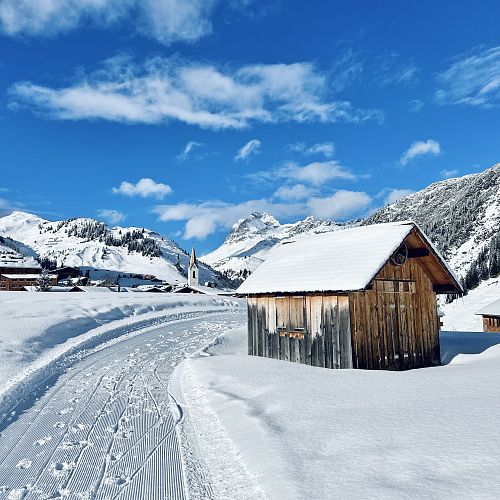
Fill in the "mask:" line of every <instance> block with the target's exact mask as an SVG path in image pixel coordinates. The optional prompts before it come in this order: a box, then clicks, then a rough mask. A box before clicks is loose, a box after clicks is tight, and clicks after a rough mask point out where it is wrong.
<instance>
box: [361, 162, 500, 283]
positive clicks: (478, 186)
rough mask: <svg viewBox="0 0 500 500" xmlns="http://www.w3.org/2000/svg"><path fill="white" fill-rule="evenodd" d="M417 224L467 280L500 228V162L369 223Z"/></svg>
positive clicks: (383, 212) (388, 210)
mask: <svg viewBox="0 0 500 500" xmlns="http://www.w3.org/2000/svg"><path fill="white" fill-rule="evenodd" d="M408 219H411V220H414V221H415V222H417V223H418V224H419V225H420V226H421V227H422V228H423V229H424V231H425V232H426V233H427V235H428V236H429V237H430V238H431V240H432V241H433V242H435V243H436V245H437V246H438V247H439V249H440V250H441V251H442V252H443V254H444V256H445V257H446V258H447V259H448V261H449V263H450V265H451V267H452V268H453V269H454V270H455V271H456V272H457V273H458V274H459V275H461V276H464V275H465V274H466V273H467V271H468V270H469V269H470V267H471V265H473V264H474V262H475V260H476V259H477V258H478V256H479V254H480V253H481V250H483V249H484V248H485V247H486V246H487V245H488V244H489V242H490V241H491V239H492V238H494V237H495V236H496V235H498V232H499V229H500V163H498V164H496V165H494V166H493V167H491V168H489V169H488V170H485V171H484V172H481V173H477V174H470V175H466V176H464V177H458V178H455V179H447V180H444V181H441V182H436V183H434V184H431V185H430V186H429V187H427V188H425V189H423V190H422V191H419V192H417V193H414V194H411V195H409V196H406V197H405V198H402V199H401V200H399V201H397V202H396V203H393V204H392V205H389V206H387V207H385V208H382V209H380V210H378V211H377V212H375V213H374V214H373V215H371V216H370V217H368V218H367V219H366V220H365V221H364V222H363V224H376V223H379V222H391V221H396V220H408Z"/></svg>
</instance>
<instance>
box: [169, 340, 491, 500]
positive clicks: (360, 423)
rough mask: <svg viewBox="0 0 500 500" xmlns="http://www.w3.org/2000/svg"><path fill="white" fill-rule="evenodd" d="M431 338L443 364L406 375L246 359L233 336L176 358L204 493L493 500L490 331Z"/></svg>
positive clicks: (189, 435)
mask: <svg viewBox="0 0 500 500" xmlns="http://www.w3.org/2000/svg"><path fill="white" fill-rule="evenodd" d="M441 343H442V352H443V353H445V355H446V358H447V360H448V361H450V360H451V363H450V364H448V365H446V366H441V367H434V368H424V369H419V370H410V371H407V372H389V371H381V370H380V371H370V370H325V369H323V368H314V367H309V366H304V365H301V364H299V363H290V362H284V361H279V360H274V359H266V358H260V357H257V356H246V355H244V352H245V348H246V344H245V338H244V336H242V335H239V334H238V337H237V342H236V344H240V345H239V347H238V345H235V343H232V342H229V346H227V345H226V343H225V341H224V339H223V340H222V342H219V343H216V344H215V346H214V347H213V348H211V349H209V350H208V353H207V354H212V356H206V355H205V356H203V357H198V358H191V359H189V360H187V361H185V362H184V363H183V364H181V365H180V367H179V368H178V369H177V371H176V374H175V380H174V382H175V384H174V388H175V389H177V391H178V394H177V395H176V397H177V399H178V401H180V403H181V404H182V405H183V407H184V409H185V415H186V417H185V423H184V425H185V427H186V436H187V443H188V445H189V446H191V449H190V452H191V453H193V449H192V447H193V446H195V447H196V450H197V451H198V453H200V455H201V456H202V458H203V459H204V460H205V465H206V471H205V477H206V478H207V480H209V481H210V482H212V484H213V489H214V493H215V495H214V496H215V497H216V498H234V499H247V498H248V499H253V498H269V499H282V498H286V499H288V500H293V499H297V500H298V499H306V498H307V499H309V498H310V499H323V498H324V499H326V498H342V499H356V500H357V499H360V498H383V499H397V500H401V499H408V500H409V499H415V498H430V499H449V500H455V499H458V498H464V499H465V498H481V499H493V498H499V497H500V479H499V477H498V474H497V473H496V471H497V470H498V468H499V467H500V451H499V450H500V433H498V418H499V416H500V398H498V378H499V377H500V345H495V344H500V335H496V336H492V335H487V334H464V333H456V334H453V333H446V334H443V335H442V337H441ZM231 344H233V345H231ZM220 347H222V349H220ZM221 351H222V354H223V355H219V354H221ZM473 353H474V354H473ZM188 424H189V425H188Z"/></svg>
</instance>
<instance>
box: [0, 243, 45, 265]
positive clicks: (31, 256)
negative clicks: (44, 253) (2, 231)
mask: <svg viewBox="0 0 500 500" xmlns="http://www.w3.org/2000/svg"><path fill="white" fill-rule="evenodd" d="M35 256H36V254H35V252H33V251H30V249H29V248H28V247H26V246H24V245H22V244H21V243H19V242H16V241H14V240H12V239H10V238H4V237H2V236H0V267H39V264H38V262H37V261H36V260H35Z"/></svg>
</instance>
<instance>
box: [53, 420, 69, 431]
mask: <svg viewBox="0 0 500 500" xmlns="http://www.w3.org/2000/svg"><path fill="white" fill-rule="evenodd" d="M53 427H55V428H56V429H62V428H64V427H66V424H65V423H64V422H56V423H55V424H54V425H53Z"/></svg>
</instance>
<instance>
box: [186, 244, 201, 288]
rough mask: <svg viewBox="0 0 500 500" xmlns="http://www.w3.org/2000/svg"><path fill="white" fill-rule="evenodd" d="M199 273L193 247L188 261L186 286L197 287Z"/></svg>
mask: <svg viewBox="0 0 500 500" xmlns="http://www.w3.org/2000/svg"><path fill="white" fill-rule="evenodd" d="M199 276H200V271H199V269H198V261H197V260H196V252H195V251H194V247H193V249H192V250H191V259H190V260H189V268H188V286H198V284H199Z"/></svg>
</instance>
